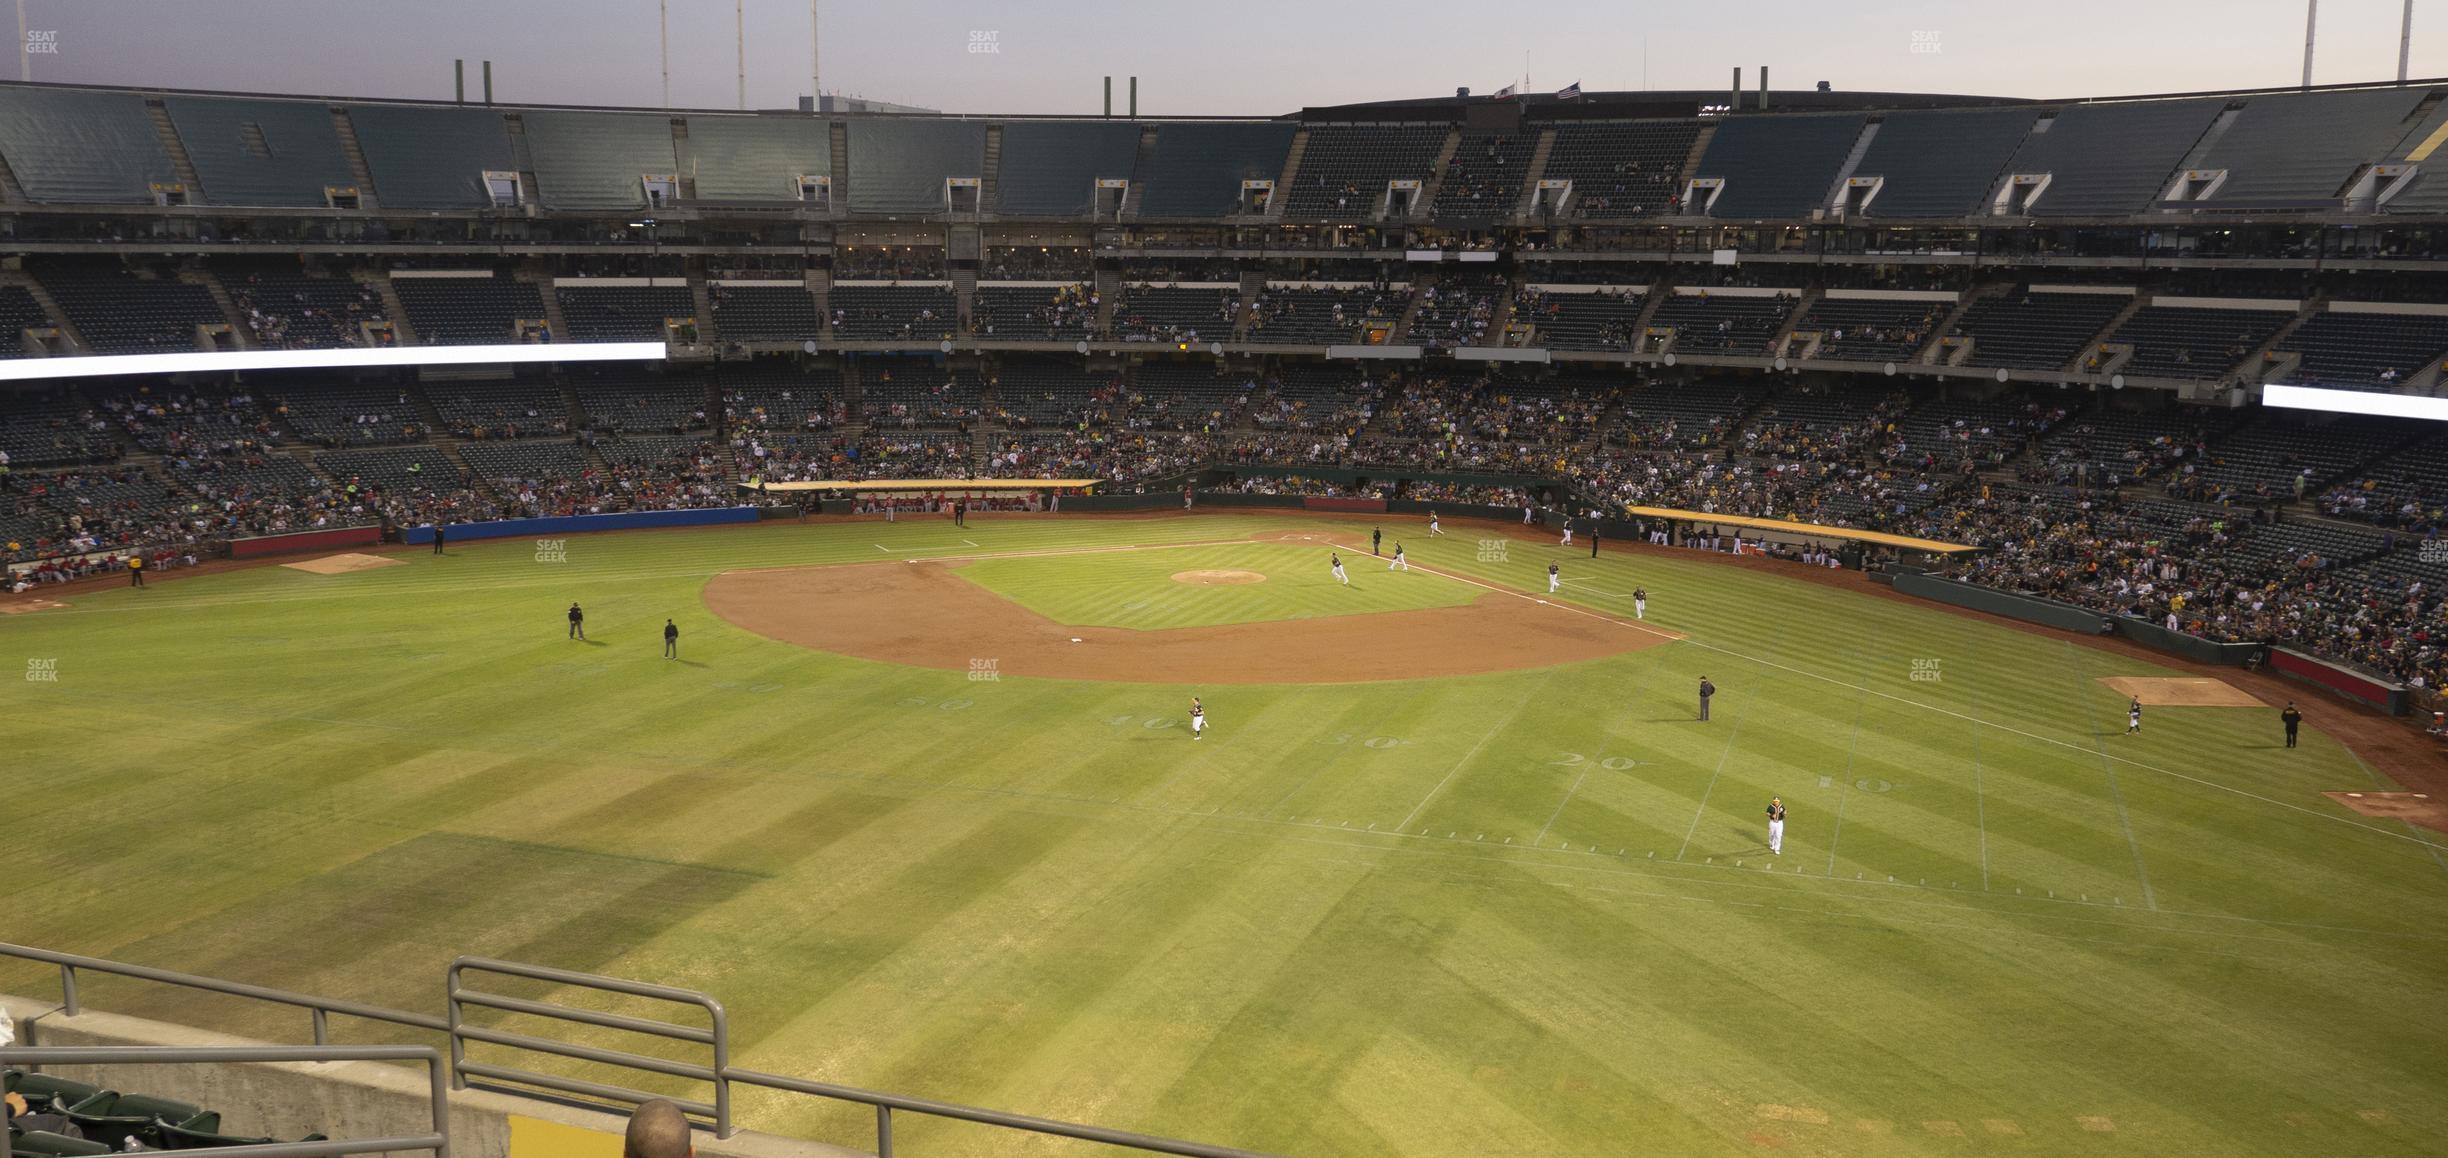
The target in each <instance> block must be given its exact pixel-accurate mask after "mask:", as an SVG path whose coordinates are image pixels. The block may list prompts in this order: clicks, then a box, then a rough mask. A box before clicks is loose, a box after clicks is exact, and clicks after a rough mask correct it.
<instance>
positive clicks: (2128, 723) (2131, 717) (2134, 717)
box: [2125, 696, 2142, 736]
mask: <svg viewBox="0 0 2448 1158" xmlns="http://www.w3.org/2000/svg"><path fill="white" fill-rule="evenodd" d="M2141 730H2142V697H2140V696H2135V697H2134V701H2133V703H2132V704H2131V705H2129V706H2127V707H2126V709H2125V734H2126V735H2128V736H2130V735H2133V734H2134V733H2136V732H2139V731H2141Z"/></svg>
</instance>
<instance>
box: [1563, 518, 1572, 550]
mask: <svg viewBox="0 0 2448 1158" xmlns="http://www.w3.org/2000/svg"><path fill="white" fill-rule="evenodd" d="M1564 545H1565V546H1567V547H1569V546H1572V518H1571V517H1570V516H1566V517H1565V519H1564Z"/></svg>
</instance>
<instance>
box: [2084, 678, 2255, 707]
mask: <svg viewBox="0 0 2448 1158" xmlns="http://www.w3.org/2000/svg"><path fill="white" fill-rule="evenodd" d="M2100 682H2101V683H2104V684H2106V685H2108V686H2109V687H2112V688H2115V689H2116V690H2117V691H2118V692H2120V693H2122V694H2124V695H2128V696H2132V697H2133V698H2135V699H2137V700H2140V701H2142V703H2143V704H2144V705H2145V706H2149V707H2168V708H2259V707H2266V706H2268V705H2266V704H2263V703H2262V702H2261V701H2260V700H2257V699H2255V698H2253V696H2252V694H2251V693H2250V692H2247V691H2245V690H2244V689H2242V688H2239V687H2237V686H2235V685H2234V684H2231V683H2228V682H2227V681H2225V680H2214V679H2205V678H2199V677H2190V676H2187V677H2177V678H2165V677H2159V676H2102V677H2100Z"/></svg>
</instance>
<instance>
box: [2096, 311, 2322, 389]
mask: <svg viewBox="0 0 2448 1158" xmlns="http://www.w3.org/2000/svg"><path fill="white" fill-rule="evenodd" d="M2294 316H2295V312H2294V310H2293V309H2291V308H2290V309H2283V310H2230V309H2209V308H2198V307H2187V306H2157V305H2154V306H2145V307H2143V308H2142V310H2141V311H2140V312H2138V313H2136V314H2134V316H2133V317H2131V318H2128V319H2126V320H2125V324H2124V325H2121V326H2118V327H2117V328H2116V332H2115V333H2113V334H2110V335H2108V338H2107V340H2108V341H2109V342H2110V343H2130V344H2131V345H2132V346H2133V357H2131V358H2129V359H2127V360H2126V362H2125V366H2124V372H2125V373H2127V374H2134V375H2141V376H2144V377H2152V378H2192V379H2200V380H2205V381H2206V380H2213V379H2218V378H2224V377H2226V376H2227V374H2228V373H2229V372H2230V371H2232V370H2234V369H2235V368H2236V367H2237V366H2238V365H2239V364H2241V363H2242V362H2243V361H2244V356H2245V355H2247V354H2250V353H2252V352H2253V351H2254V350H2256V349H2258V348H2260V346H2261V343H2263V342H2266V341H2269V339H2270V335H2272V334H2275V333H2277V332H2278V329H2279V327H2281V326H2284V325H2286V324H2287V322H2289V321H2290V320H2292V319H2293V318H2294Z"/></svg>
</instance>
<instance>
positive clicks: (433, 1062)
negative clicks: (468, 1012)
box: [317, 1010, 458, 1158]
mask: <svg viewBox="0 0 2448 1158" xmlns="http://www.w3.org/2000/svg"><path fill="white" fill-rule="evenodd" d="M317 1012H321V1011H320V1010H318V1011H317ZM452 1072H453V1073H456V1072H458V1071H457V1070H456V1069H453V1071H452ZM425 1075H426V1078H427V1080H429V1081H430V1082H432V1084H433V1129H434V1133H436V1134H440V1135H441V1136H442V1145H441V1148H439V1149H437V1150H435V1151H434V1158H450V1088H449V1087H450V1082H449V1080H448V1079H447V1078H445V1077H444V1076H443V1073H442V1059H441V1058H438V1057H434V1056H433V1055H431V1054H428V1055H426V1065H425Z"/></svg>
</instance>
